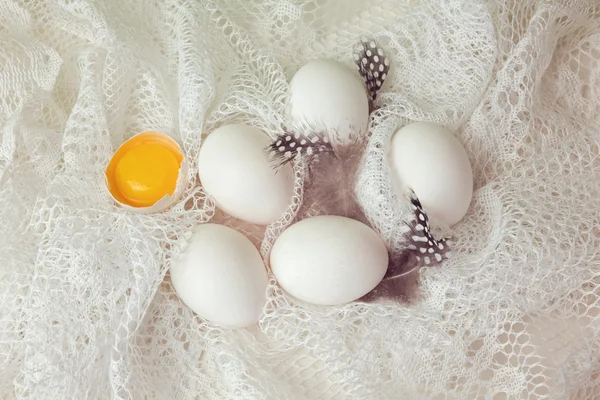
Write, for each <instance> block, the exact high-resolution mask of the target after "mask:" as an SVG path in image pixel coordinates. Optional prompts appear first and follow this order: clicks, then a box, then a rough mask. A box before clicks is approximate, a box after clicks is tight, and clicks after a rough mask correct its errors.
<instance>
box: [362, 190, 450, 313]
mask: <svg viewBox="0 0 600 400" xmlns="http://www.w3.org/2000/svg"><path fill="white" fill-rule="evenodd" d="M410 202H411V205H412V209H413V214H412V219H411V221H409V222H405V223H406V225H407V226H408V228H409V229H408V231H407V233H406V234H405V236H404V237H405V241H406V243H407V244H408V245H407V246H405V247H404V248H403V249H402V250H400V251H397V252H394V251H390V253H389V265H388V270H387V272H386V274H385V276H384V278H383V280H382V281H381V282H380V283H379V285H377V287H376V288H375V289H373V290H372V291H371V292H370V293H369V294H367V295H366V296H365V297H364V298H363V299H362V300H363V301H374V300H378V299H381V298H392V299H396V300H402V299H404V300H409V299H410V298H411V294H412V292H413V291H414V288H415V286H416V275H415V274H411V272H414V271H416V270H417V269H419V268H422V267H428V266H435V265H439V264H440V263H442V262H443V261H444V260H445V259H447V258H448V257H450V256H451V252H450V242H449V239H448V238H444V239H440V240H438V239H436V238H435V237H434V236H433V234H432V233H431V228H430V226H429V217H428V216H427V214H426V213H425V211H424V210H423V206H422V205H421V202H420V201H419V199H418V198H417V196H416V195H415V193H414V192H412V191H411V195H410Z"/></svg>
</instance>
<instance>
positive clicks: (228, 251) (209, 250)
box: [171, 224, 267, 327]
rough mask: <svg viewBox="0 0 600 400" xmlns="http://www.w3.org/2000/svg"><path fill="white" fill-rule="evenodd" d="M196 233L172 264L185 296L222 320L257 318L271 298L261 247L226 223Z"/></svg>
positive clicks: (245, 322)
mask: <svg viewBox="0 0 600 400" xmlns="http://www.w3.org/2000/svg"><path fill="white" fill-rule="evenodd" d="M190 233H191V235H188V237H187V238H186V242H187V243H185V244H183V245H182V248H183V250H182V252H181V254H180V255H179V257H178V258H177V259H176V260H175V261H174V262H173V265H172V267H171V281H172V282H173V287H174V288H175V291H176V292H177V294H178V295H179V297H180V298H181V300H182V301H183V302H184V303H185V304H186V305H187V306H188V307H190V308H191V309H192V311H194V312H195V313H196V314H198V315H199V316H200V317H202V318H205V319H207V320H209V321H212V322H214V323H216V324H219V325H224V326H229V327H246V326H250V325H254V324H255V323H257V322H258V320H259V318H260V315H261V313H262V309H263V306H264V305H265V302H266V296H265V293H266V288H267V272H266V270H265V266H264V263H263V261H262V258H261V257H260V254H259V253H258V250H257V249H256V247H254V245H253V244H252V243H251V242H250V240H248V238H246V237H245V236H244V235H242V234H241V233H239V232H238V231H235V230H233V229H231V228H228V227H226V226H222V225H216V224H202V225H198V226H197V227H196V228H194V230H193V231H192V232H190Z"/></svg>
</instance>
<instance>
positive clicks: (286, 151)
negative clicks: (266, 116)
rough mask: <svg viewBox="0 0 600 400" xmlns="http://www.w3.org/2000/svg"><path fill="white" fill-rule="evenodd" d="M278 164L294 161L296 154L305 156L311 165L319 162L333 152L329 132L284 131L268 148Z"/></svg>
mask: <svg viewBox="0 0 600 400" xmlns="http://www.w3.org/2000/svg"><path fill="white" fill-rule="evenodd" d="M267 151H269V152H270V153H271V155H272V159H273V160H274V161H275V162H276V164H277V166H281V165H284V164H286V163H288V162H290V161H292V160H293V159H294V158H295V157H296V156H301V157H304V158H305V159H306V161H307V163H308V164H309V165H314V164H316V163H318V162H319V159H320V157H322V156H324V155H326V154H329V153H333V147H332V146H331V143H330V142H329V139H328V137H327V134H324V133H319V132H311V133H308V134H303V133H299V132H294V133H291V132H284V133H283V134H282V135H279V136H278V137H277V138H276V139H275V140H274V141H273V143H271V144H270V145H269V147H268V148H267Z"/></svg>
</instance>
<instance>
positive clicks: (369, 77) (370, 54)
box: [354, 39, 390, 104]
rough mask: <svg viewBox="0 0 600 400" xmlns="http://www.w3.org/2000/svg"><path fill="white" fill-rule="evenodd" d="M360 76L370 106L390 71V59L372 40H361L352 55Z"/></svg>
mask: <svg viewBox="0 0 600 400" xmlns="http://www.w3.org/2000/svg"><path fill="white" fill-rule="evenodd" d="M354 61H355V63H356V66H357V68H358V72H359V73H360V76H362V77H363V79H364V80H365V85H366V86H367V92H368V93H369V100H370V102H371V104H372V103H373V101H375V99H376V98H377V93H378V92H379V90H380V89H381V87H382V86H383V83H384V82H385V79H386V78H387V76H388V73H389V71H390V59H389V58H388V56H387V55H386V54H385V52H384V51H383V49H382V48H381V47H380V46H379V45H378V44H377V42H376V41H375V40H373V39H363V40H362V41H361V43H360V44H359V45H358V49H357V51H356V52H355V54H354Z"/></svg>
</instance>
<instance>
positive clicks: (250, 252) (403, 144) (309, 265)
mask: <svg viewBox="0 0 600 400" xmlns="http://www.w3.org/2000/svg"><path fill="white" fill-rule="evenodd" d="M286 110H287V114H288V118H289V120H290V121H291V123H292V126H293V127H294V129H308V130H311V131H321V132H335V135H331V136H330V137H328V140H329V141H331V143H332V145H334V148H335V146H343V145H344V144H345V143H348V142H350V141H352V140H353V137H354V136H357V135H365V134H366V131H367V125H368V120H369V98H368V91H367V88H366V87H365V84H364V82H363V81H361V79H360V77H359V76H358V75H356V74H354V73H353V72H352V71H351V70H350V69H348V68H346V67H345V66H344V65H343V64H340V63H338V62H335V61H330V60H318V61H313V62H310V63H308V64H307V65H305V66H304V67H302V68H301V69H300V70H299V71H298V72H297V73H296V74H295V76H294V78H293V79H292V81H291V83H290V93H289V96H288V100H287V108H286ZM285 140H286V137H285V135H284V136H283V137H280V141H279V142H284V141H285ZM271 143H272V140H271V139H270V138H269V136H268V135H266V134H265V133H263V132H262V131H260V130H259V129H257V128H254V127H251V126H247V125H225V126H221V127H219V128H218V129H216V130H214V131H213V132H211V133H210V134H209V135H208V136H207V138H206V139H205V141H204V143H203V144H202V146H201V149H200V153H199V156H198V160H197V162H198V171H199V178H200V182H201V184H202V187H203V188H204V190H205V191H206V193H207V194H209V195H210V196H211V197H212V198H213V200H214V202H215V204H216V206H217V207H219V208H220V209H221V210H222V211H224V212H226V213H227V214H229V215H231V216H233V217H235V218H237V219H240V220H243V221H246V222H249V223H252V224H257V225H268V224H270V223H272V222H274V221H276V220H277V219H279V218H280V217H281V216H282V214H284V213H285V212H286V210H287V208H288V207H289V205H290V203H291V200H292V197H293V195H294V188H293V181H294V172H293V170H292V167H291V166H290V164H289V163H288V164H283V165H281V166H280V167H278V168H274V165H273V160H272V159H271V157H270V155H269V154H268V153H267V152H266V149H267V148H268V147H269V145H271ZM275 143H277V141H276V142H275ZM286 150H289V151H297V152H298V154H301V153H302V152H305V153H308V154H310V152H312V151H313V149H312V148H311V143H305V144H304V143H299V144H298V146H297V148H290V149H286ZM390 160H391V167H392V168H391V169H392V173H393V176H394V179H396V181H397V182H398V183H399V185H398V186H399V187H408V188H411V189H412V190H414V192H415V193H416V195H417V196H418V197H419V199H420V200H421V202H422V204H423V205H424V208H425V210H426V211H427V212H429V213H431V214H433V215H434V216H435V217H436V218H439V219H440V220H441V221H443V222H445V223H447V224H448V225H453V224H455V223H456V222H458V221H459V220H460V219H461V218H462V217H463V216H464V215H465V213H466V211H467V209H468V207H469V203H470V201H471V196H472V190H473V187H472V173H471V167H470V164H469V160H468V158H467V155H466V153H465V151H464V149H463V147H462V146H461V144H460V143H459V142H458V140H457V139H456V138H455V137H454V136H453V135H452V134H451V133H450V132H449V131H447V130H446V129H444V128H443V127H441V126H438V125H434V124H429V123H414V124H411V125H408V126H405V127H404V128H402V129H400V130H399V131H398V132H397V133H396V134H395V135H394V136H393V138H392V143H391V153H390ZM186 168H187V161H186V160H185V158H184V157H183V156H182V152H181V151H180V148H179V146H178V145H177V144H176V143H175V142H174V141H173V140H172V139H170V138H168V137H167V136H165V135H161V134H158V133H156V132H147V133H144V134H141V135H137V136H135V137H133V138H132V139H131V140H129V141H128V142H126V143H125V144H124V145H123V146H121V148H119V150H118V151H117V152H116V153H115V156H114V157H113V159H112V160H111V162H110V164H109V166H108V168H107V170H106V181H107V187H108V189H109V191H110V193H111V194H112V196H113V198H114V199H115V200H116V201H117V202H119V203H120V204H122V205H123V206H125V207H130V208H132V209H136V210H138V211H141V212H154V211H160V210H162V209H165V208H166V207H168V206H170V205H171V204H172V203H173V202H174V201H175V200H176V199H177V196H178V194H179V192H180V191H181V189H182V187H183V183H184V182H183V179H185V177H186ZM181 240H182V245H181V246H180V248H181V253H180V255H179V256H178V257H177V259H176V260H175V261H174V262H173V264H172V267H171V281H172V283H173V286H174V288H175V290H176V292H177V293H178V295H179V297H180V298H181V300H182V301H183V302H184V303H185V304H186V305H187V306H189V307H190V308H191V309H192V310H193V311H194V312H195V313H197V314H198V315H199V316H201V317H203V318H205V319H207V320H209V321H212V322H214V323H217V324H220V325H224V326H230V327H245V326H249V325H253V324H255V323H256V322H257V321H258V320H259V318H260V315H261V313H262V310H263V307H264V305H265V302H266V288H267V282H268V278H267V272H266V267H265V263H264V260H263V259H262V257H261V256H260V253H259V252H258V250H257V249H256V247H255V246H254V245H253V244H252V242H251V241H250V240H249V239H248V238H246V237H245V236H244V235H243V234H241V233H239V232H238V231H236V230H234V229H231V228H228V227H225V226H221V225H217V224H210V223H209V224H202V225H199V226H197V227H195V228H194V229H193V230H192V231H191V232H189V233H188V234H187V235H186V236H185V237H184V238H182V239H181ZM269 265H270V268H271V270H272V272H273V274H274V276H275V277H276V279H277V282H278V284H279V285H280V286H281V288H282V289H284V290H285V291H286V292H287V293H289V294H290V295H291V296H293V297H295V298H297V299H299V300H301V301H305V302H308V303H312V304H318V305H339V304H343V303H347V302H351V301H354V300H357V299H359V298H361V297H362V296H364V295H365V294H367V293H368V292H370V291H371V290H372V289H373V288H375V287H376V286H377V285H378V283H379V282H380V281H381V280H382V279H383V277H384V275H385V273H386V271H387V268H388V252H387V249H386V245H385V244H384V242H383V240H382V239H381V238H380V236H379V235H378V234H377V233H376V232H375V231H373V230H372V229H371V228H370V227H368V226H367V225H364V224H363V223H361V222H358V221H355V220H352V219H349V218H344V217H340V216H318V217H312V218H308V219H304V220H302V221H299V222H297V223H295V224H293V225H291V226H290V227H288V228H287V229H286V230H285V231H284V232H283V233H282V234H281V235H280V236H279V238H278V239H277V240H276V242H275V244H274V246H273V248H272V251H271V254H270V259H269Z"/></svg>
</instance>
